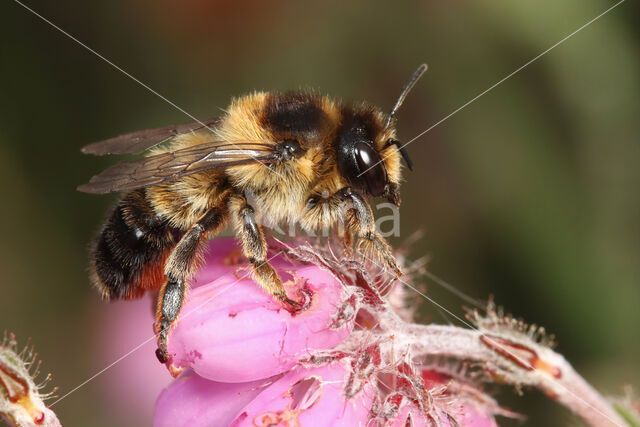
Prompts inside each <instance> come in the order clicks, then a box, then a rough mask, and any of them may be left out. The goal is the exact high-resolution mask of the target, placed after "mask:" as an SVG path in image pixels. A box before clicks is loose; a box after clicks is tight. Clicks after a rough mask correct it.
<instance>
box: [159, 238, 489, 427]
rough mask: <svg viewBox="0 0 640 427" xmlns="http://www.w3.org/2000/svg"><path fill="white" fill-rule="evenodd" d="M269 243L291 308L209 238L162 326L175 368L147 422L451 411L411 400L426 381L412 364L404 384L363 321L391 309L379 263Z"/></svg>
mask: <svg viewBox="0 0 640 427" xmlns="http://www.w3.org/2000/svg"><path fill="white" fill-rule="evenodd" d="M272 246H274V247H275V245H272ZM279 250H280V252H281V253H280V254H279V253H278V252H277V251H276V252H274V253H272V254H270V256H271V257H272V260H271V262H272V264H273V265H274V267H275V268H276V270H277V271H278V272H279V274H280V275H281V277H282V278H283V280H285V286H286V288H287V292H288V294H289V295H290V296H292V297H295V298H298V299H299V300H304V301H305V304H304V305H305V307H304V309H303V310H301V311H299V312H294V313H292V312H290V311H288V310H287V309H285V308H283V306H282V305H281V304H280V303H279V302H277V301H274V300H273V299H272V298H271V297H270V296H269V295H267V294H266V293H265V292H264V291H263V290H261V289H260V288H259V286H258V285H257V284H256V283H255V282H254V281H253V280H251V279H250V278H249V277H250V275H249V270H248V264H247V262H246V260H244V259H243V258H242V257H241V256H240V255H239V250H238V248H237V247H236V246H235V245H234V243H233V242H232V241H231V240H230V239H218V240H215V241H214V242H213V243H212V244H211V246H210V252H209V255H208V256H207V257H206V263H205V267H204V268H202V269H201V270H200V271H199V272H198V274H197V277H196V278H195V280H194V283H193V286H192V289H191V291H190V292H189V295H188V297H187V300H186V302H185V304H184V306H183V309H182V313H181V315H180V318H179V321H178V322H177V325H176V326H175V327H174V329H173V330H172V331H171V333H170V335H169V341H168V348H169V353H170V354H171V355H172V360H171V362H170V363H171V366H170V369H171V370H172V371H174V372H175V371H176V370H184V373H183V375H182V376H180V377H179V378H178V379H177V380H175V381H174V382H173V383H172V384H171V385H170V386H169V387H167V388H166V389H165V390H164V391H163V392H162V393H161V394H160V397H159V398H158V400H157V403H156V412H155V417H154V425H155V426H157V427H160V426H181V425H184V426H187V425H188V426H198V425H203V426H204V425H211V424H215V425H233V426H243V425H258V426H262V425H264V426H267V425H283V426H298V425H310V424H313V425H318V426H322V425H326V426H333V425H366V424H368V423H370V422H371V421H380V422H384V423H387V424H388V423H393V422H394V421H395V420H400V419H401V418H402V417H404V418H402V419H404V420H405V421H406V418H407V416H408V414H409V413H411V416H412V417H413V418H414V419H415V420H416V422H420V420H426V418H425V417H424V414H426V413H429V414H432V415H433V416H435V417H437V418H440V419H442V420H444V421H445V422H447V420H448V418H446V417H448V416H449V417H452V418H451V419H453V417H454V415H451V413H452V412H451V410H452V406H451V405H450V404H449V403H446V404H445V403H442V405H440V406H441V407H442V409H441V410H440V409H438V408H435V407H433V408H432V407H428V408H427V407H425V406H424V405H421V406H416V404H415V402H417V401H419V400H422V399H425V398H426V397H428V396H429V390H427V388H426V387H425V382H424V381H423V379H422V378H421V377H420V374H419V373H417V371H416V373H412V374H411V375H413V376H414V380H415V381H416V384H414V386H415V387H413V388H411V387H406V386H405V385H406V384H405V383H406V381H405V382H403V381H404V380H405V379H406V378H407V375H408V372H407V371H406V369H405V366H404V365H402V366H400V365H398V364H397V363H396V362H394V361H393V360H392V359H393V357H395V356H393V355H392V354H391V353H393V350H392V349H391V347H390V346H389V344H390V342H391V341H390V339H389V336H386V335H385V336H384V339H381V337H380V336H376V335H375V334H373V333H372V332H371V330H370V328H373V327H375V326H376V323H377V322H378V321H379V320H381V319H382V317H380V313H384V312H387V311H388V310H390V306H389V305H388V303H386V302H385V300H384V299H383V298H382V297H381V295H379V294H378V293H377V291H376V290H375V288H376V285H383V283H382V281H383V280H384V279H383V278H382V277H383V276H382V275H381V272H379V271H376V270H375V269H373V270H370V271H366V270H362V271H343V270H340V269H339V268H336V266H337V265H338V264H339V263H336V262H337V259H334V260H333V261H329V260H327V259H320V258H316V256H318V254H317V253H315V252H314V251H312V250H310V248H308V247H298V248H297V249H295V250H291V249H290V248H289V249H288V248H284V247H282V248H280V249H279ZM285 253H286V256H285V255H284V254H285ZM309 261H311V262H309ZM354 273H356V274H354ZM363 280H364V282H363ZM358 282H359V283H360V284H358ZM365 283H366V285H365V286H363V284H365ZM384 285H385V286H383V287H386V285H388V283H386V284H384ZM394 316H395V315H394ZM393 318H394V319H395V318H396V317H393ZM363 325H369V328H365V327H363ZM383 377H384V378H387V379H388V380H389V381H390V382H391V383H393V384H394V386H393V389H392V390H387V389H386V388H383V382H381V381H382V378H383ZM400 377H402V378H400ZM411 381H413V380H411ZM385 387H386V385H385ZM394 394H395V395H397V396H399V399H396V400H394V397H393V396H394ZM389 396H391V398H389ZM390 402H391V404H390ZM385 405H386V406H385ZM394 405H395V406H394ZM456 415H460V416H461V417H462V416H463V414H460V413H456ZM489 419H490V420H492V419H493V418H492V417H491V414H489ZM398 422H399V421H398ZM477 425H478V426H489V425H492V424H488V423H485V424H477Z"/></svg>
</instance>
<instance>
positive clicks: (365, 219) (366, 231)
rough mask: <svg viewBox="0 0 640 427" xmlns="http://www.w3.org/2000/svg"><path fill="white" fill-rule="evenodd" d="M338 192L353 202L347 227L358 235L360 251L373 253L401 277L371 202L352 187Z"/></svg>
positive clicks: (347, 218) (347, 217) (348, 213)
mask: <svg viewBox="0 0 640 427" xmlns="http://www.w3.org/2000/svg"><path fill="white" fill-rule="evenodd" d="M337 194H338V196H339V197H341V198H342V199H343V200H345V201H347V202H349V201H350V202H351V208H349V209H348V211H347V216H346V224H345V225H346V227H345V228H346V229H347V230H349V231H351V232H353V233H354V234H355V235H356V236H358V238H359V240H358V246H357V247H358V250H359V252H360V253H362V254H363V255H365V256H366V255H368V254H371V255H373V256H374V257H375V258H377V259H379V260H380V261H382V262H384V264H385V266H386V267H388V268H389V269H391V271H393V272H394V273H395V274H396V276H398V277H400V276H401V275H402V271H401V270H400V268H399V267H398V264H397V263H396V259H395V257H394V256H393V253H392V252H391V247H390V246H389V244H388V243H387V242H386V240H385V239H384V238H383V237H382V236H381V235H380V233H378V231H377V230H376V226H375V219H374V216H373V212H372V211H371V207H370V206H369V204H368V203H367V202H366V201H365V200H364V198H363V197H362V196H361V195H360V194H358V193H357V192H355V191H354V190H352V189H351V188H344V189H342V190H340V191H339V192H338V193H337Z"/></svg>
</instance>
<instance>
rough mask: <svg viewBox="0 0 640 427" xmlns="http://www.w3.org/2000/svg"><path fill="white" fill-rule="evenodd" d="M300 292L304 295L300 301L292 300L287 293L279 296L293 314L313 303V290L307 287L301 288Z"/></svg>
mask: <svg viewBox="0 0 640 427" xmlns="http://www.w3.org/2000/svg"><path fill="white" fill-rule="evenodd" d="M299 293H300V294H301V295H302V299H301V300H300V301H296V300H292V299H291V298H289V297H288V296H286V295H285V296H283V297H282V298H279V299H280V301H281V302H282V304H283V306H284V308H285V309H286V310H287V311H288V312H290V313H291V314H296V313H299V312H301V311H304V310H306V309H307V308H309V306H310V305H311V291H309V290H307V289H301V290H300V291H299Z"/></svg>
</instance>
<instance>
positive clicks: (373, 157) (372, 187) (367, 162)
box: [354, 141, 387, 197]
mask: <svg viewBox="0 0 640 427" xmlns="http://www.w3.org/2000/svg"><path fill="white" fill-rule="evenodd" d="M354 155H355V158H356V162H357V164H358V171H359V172H358V175H357V180H359V181H362V182H363V183H364V184H365V185H366V188H367V190H368V192H369V194H371V195H372V196H376V197H377V196H381V195H382V194H383V193H384V187H385V185H386V183H387V177H386V174H385V170H384V165H383V164H382V162H381V159H380V155H379V154H378V153H377V152H376V150H375V149H374V148H373V147H372V146H371V145H369V144H367V143H366V142H363V141H360V142H358V143H356V144H355V147H354Z"/></svg>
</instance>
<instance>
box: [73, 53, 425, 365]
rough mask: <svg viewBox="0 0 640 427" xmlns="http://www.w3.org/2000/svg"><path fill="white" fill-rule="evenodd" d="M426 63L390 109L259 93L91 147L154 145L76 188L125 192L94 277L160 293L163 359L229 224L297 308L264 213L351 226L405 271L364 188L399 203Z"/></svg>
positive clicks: (122, 290)
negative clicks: (401, 118) (408, 105)
mask: <svg viewBox="0 0 640 427" xmlns="http://www.w3.org/2000/svg"><path fill="white" fill-rule="evenodd" d="M425 71H426V65H424V64H423V65H421V66H420V67H419V68H418V69H417V70H416V72H415V73H414V74H413V76H412V77H411V79H410V80H409V82H408V83H407V84H406V85H405V86H404V88H403V89H402V92H401V94H400V96H399V98H398V100H397V101H396V103H395V105H394V107H393V108H392V109H391V111H390V113H388V114H385V113H384V112H383V111H382V110H381V109H379V108H377V107H375V106H372V105H369V104H367V103H355V104H347V103H342V102H338V101H335V100H332V99H331V98H329V97H328V96H325V95H321V94H318V93H315V92H311V91H299V92H288V93H275V92H256V93H252V94H249V95H245V96H242V97H239V98H235V99H233V100H232V102H231V105H230V106H229V107H228V109H227V110H225V114H224V115H223V116H222V117H219V118H214V119H211V120H206V121H204V122H193V123H186V124H181V125H175V126H167V127H162V128H158V129H150V130H144V131H138V132H133V133H129V134H126V135H121V136H117V137H115V138H111V139H108V140H105V141H100V142H95V143H92V144H89V145H87V146H85V147H84V148H83V149H82V152H83V153H85V154H93V155H105V154H135V153H140V152H143V151H145V150H148V149H150V150H149V152H148V153H147V155H146V156H144V157H141V158H138V159H134V160H129V161H123V162H121V163H118V164H115V165H114V166H111V167H110V168H108V169H106V170H105V171H103V172H102V173H100V174H98V175H96V176H94V177H93V178H91V180H90V181H89V182H88V183H87V184H84V185H81V186H79V187H78V190H79V191H82V192H86V193H95V194H106V193H113V192H123V193H125V194H124V196H123V197H122V199H121V200H120V201H119V202H118V203H117V205H116V206H115V208H114V209H113V211H112V212H111V213H110V215H109V216H108V219H107V220H106V222H105V223H104V225H103V227H102V229H101V231H100V233H99V234H98V236H97V238H96V239H95V241H94V244H93V247H92V250H91V261H90V271H91V273H90V275H91V281H92V282H93V284H94V285H95V287H97V288H98V289H99V291H100V292H101V293H102V296H103V297H104V298H105V299H108V300H113V299H131V298H137V297H140V296H142V295H143V294H144V293H145V292H147V291H159V293H158V301H157V310H156V321H155V326H154V329H155V332H156V334H157V338H158V349H157V350H156V355H157V356H158V359H159V360H160V361H161V362H162V363H166V362H168V361H169V360H170V355H169V354H168V352H167V334H168V331H169V329H170V327H171V326H172V325H173V323H174V322H175V321H176V319H177V317H178V314H179V313H180V309H181V306H182V304H183V301H184V298H185V293H186V291H187V282H188V280H189V278H191V277H192V275H193V274H194V272H195V270H196V269H197V266H198V264H199V261H200V259H201V251H202V249H203V246H204V244H205V242H206V240H207V239H208V238H211V237H213V236H215V235H216V234H218V233H219V232H220V231H221V230H222V229H223V228H225V227H226V226H227V225H228V224H231V225H232V226H233V228H234V229H235V232H236V234H237V236H238V239H239V242H240V245H241V247H242V251H243V254H244V256H245V257H246V258H247V259H248V260H249V262H250V264H251V266H252V273H253V277H254V279H255V281H256V282H257V283H258V284H259V285H260V286H261V287H262V289H264V291H266V292H267V293H268V294H270V295H272V296H273V297H274V298H276V299H277V300H279V301H281V302H282V303H283V304H284V305H286V306H287V307H288V308H290V309H293V310H295V309H299V308H300V307H301V305H300V303H299V302H298V301H296V300H294V299H291V298H289V297H288V296H287V293H286V291H285V288H284V286H283V283H282V280H281V279H280V277H279V276H278V274H277V273H276V271H275V270H274V268H273V267H272V266H271V264H270V263H269V261H268V260H267V244H266V240H265V231H264V227H263V225H264V224H263V222H265V221H267V222H269V223H272V224H279V223H284V222H289V223H292V222H294V223H297V224H299V225H300V227H301V228H302V229H303V230H306V231H308V232H315V231H317V230H319V229H323V227H330V228H331V227H335V226H336V225H337V224H338V223H341V224H344V225H345V226H344V230H343V234H342V235H343V237H344V239H345V241H346V244H347V245H351V244H352V242H353V239H354V238H356V239H357V241H358V245H357V248H358V250H359V251H362V252H366V253H370V254H372V255H374V256H375V257H376V258H377V259H378V260H380V261H382V262H383V264H384V265H385V266H386V267H387V268H388V269H389V270H390V271H392V272H393V274H395V275H396V277H399V276H400V275H401V274H402V273H401V270H400V268H399V267H398V266H397V264H396V261H395V258H394V256H393V254H392V252H391V250H390V247H389V245H388V244H387V242H386V241H385V240H384V238H383V237H382V236H381V235H380V234H379V233H378V232H377V231H376V228H375V221H374V216H373V213H372V211H371V208H370V206H369V204H368V203H367V198H373V197H384V198H386V199H388V200H389V201H390V202H391V203H393V204H395V205H399V204H400V195H399V191H398V187H399V183H400V178H401V164H400V163H401V158H403V159H404V161H405V162H406V164H407V166H408V167H409V169H412V164H411V160H410V159H409V156H408V154H407V152H406V151H405V150H404V148H403V146H402V144H401V143H400V142H399V141H398V140H397V139H396V130H395V118H394V116H395V114H396V112H397V110H398V108H399V107H400V106H401V105H402V103H403V101H404V99H405V97H406V96H407V94H408V93H409V91H410V90H411V88H412V87H413V86H414V85H415V83H416V81H417V80H418V79H419V78H420V77H421V76H422V74H423V73H424V72H425ZM165 141H166V142H168V143H167V144H162V145H161V143H162V142H165ZM249 195H250V196H251V197H249ZM345 205H346V206H348V209H347V210H345V209H342V207H343V206H345ZM345 216H346V217H347V218H344V217H345ZM261 219H262V220H261Z"/></svg>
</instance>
